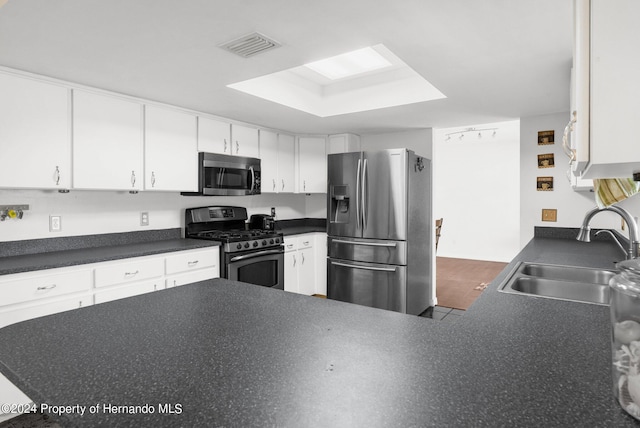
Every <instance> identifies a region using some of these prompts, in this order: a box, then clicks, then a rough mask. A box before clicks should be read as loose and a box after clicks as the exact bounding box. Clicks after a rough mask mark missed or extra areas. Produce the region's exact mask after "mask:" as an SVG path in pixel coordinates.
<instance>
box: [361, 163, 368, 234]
mask: <svg viewBox="0 0 640 428" xmlns="http://www.w3.org/2000/svg"><path fill="white" fill-rule="evenodd" d="M367 185H368V183H367V160H366V159H365V160H364V167H363V168H362V230H364V228H365V227H367V200H366V199H367V191H368V189H367Z"/></svg>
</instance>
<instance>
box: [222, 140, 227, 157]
mask: <svg viewBox="0 0 640 428" xmlns="http://www.w3.org/2000/svg"><path fill="white" fill-rule="evenodd" d="M222 152H223V153H227V139H226V138H225V139H224V150H223V151H222Z"/></svg>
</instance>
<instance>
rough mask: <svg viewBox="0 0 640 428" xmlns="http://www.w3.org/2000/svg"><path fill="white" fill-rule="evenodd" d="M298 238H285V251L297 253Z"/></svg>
mask: <svg viewBox="0 0 640 428" xmlns="http://www.w3.org/2000/svg"><path fill="white" fill-rule="evenodd" d="M298 241H299V240H298V237H297V236H285V237H284V251H285V252H289V251H295V250H297V249H298V245H299V242H298Z"/></svg>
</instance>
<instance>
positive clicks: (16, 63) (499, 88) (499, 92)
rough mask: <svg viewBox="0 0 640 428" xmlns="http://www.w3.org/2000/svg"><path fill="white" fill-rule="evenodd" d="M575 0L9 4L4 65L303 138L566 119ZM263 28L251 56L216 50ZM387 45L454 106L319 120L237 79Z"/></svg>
mask: <svg viewBox="0 0 640 428" xmlns="http://www.w3.org/2000/svg"><path fill="white" fill-rule="evenodd" d="M571 25H572V21H571V5H570V0H376V1H368V0H323V1H312V0H262V1H259V0H254V1H249V0H235V1H231V0H228V1H223V0H171V1H169V0H9V1H8V3H7V4H6V5H5V6H3V7H2V8H1V9H0V65H2V66H6V67H11V68H16V69H20V70H25V71H29V72H33V73H38V74H43V75H47V76H51V77H56V78H60V79H64V80H68V81H72V82H76V83H80V84H84V85H89V86H94V87H98V88H102V89H107V90H112V91H116V92H120V93H124V94H128V95H133V96H138V97H142V98H147V99H152V100H156V101H161V102H165V103H169V104H174V105H178V106H182V107H186V108H190V109H194V110H198V111H203V112H208V113H212V114H215V115H219V116H223V117H227V118H230V119H235V120H240V121H245V122H250V123H255V124H258V125H261V126H266V127H271V128H276V129H283V130H287V131H291V132H297V133H339V132H346V131H351V132H356V133H370V132H381V131H395V130H399V129H409V128H424V127H435V128H442V127H454V126H464V125H467V124H470V123H472V124H477V123H489V122H498V121H503V120H511V119H517V118H519V117H524V116H532V115H539V114H546V113H556V112H561V111H568V109H569V74H570V67H571ZM254 31H258V32H260V33H262V34H264V35H266V36H267V37H270V38H273V39H275V40H276V41H278V42H279V43H281V44H282V47H280V48H277V49H274V50H272V51H269V52H265V53H263V54H259V55H256V56H255V57H251V58H248V59H245V58H241V57H239V56H235V55H233V54H231V53H229V52H227V51H224V50H223V49H221V48H219V47H217V46H218V45H220V44H222V43H224V42H227V41H229V40H231V39H234V38H237V37H240V36H243V35H245V34H247V33H251V32H254ZM379 43H382V44H384V45H385V46H386V47H387V48H389V49H390V50H391V51H392V52H393V53H394V54H396V55H397V56H398V57H400V58H401V59H402V60H403V61H404V62H405V63H407V64H408V65H409V66H410V67H411V68H413V69H414V70H415V71H417V72H418V73H420V74H421V75H422V76H423V77H424V78H426V79H427V80H429V81H430V82H431V83H433V85H434V86H435V87H436V88H438V89H439V90H440V91H442V92H443V93H444V94H445V95H446V96H447V98H446V99H441V100H435V101H429V102H422V103H416V104H411V105H407V106H401V107H390V108H385V109H379V110H374V111H368V112H362V113H353V114H346V115H340V116H333V117H325V118H320V117H316V116H314V115H311V114H308V113H304V112H301V111H297V110H294V109H291V108H288V107H285V106H281V105H278V104H274V103H272V102H269V101H266V100H263V99H260V98H256V97H253V96H251V95H247V94H244V93H242V92H239V91H236V90H233V89H230V88H227V86H226V85H228V84H230V83H235V82H239V81H242V80H246V79H251V78H254V77H258V76H262V75H265V74H269V73H274V72H277V71H281V70H285V69H288V68H291V67H296V66H299V65H302V64H304V63H308V62H311V61H316V60H319V59H323V58H325V57H329V56H333V55H337V54H341V53H344V52H347V51H351V50H355V49H358V48H361V47H365V46H373V45H376V44H379Z"/></svg>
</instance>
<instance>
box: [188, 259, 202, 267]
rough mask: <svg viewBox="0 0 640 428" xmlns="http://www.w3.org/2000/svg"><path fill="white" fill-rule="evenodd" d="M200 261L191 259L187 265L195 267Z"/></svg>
mask: <svg viewBox="0 0 640 428" xmlns="http://www.w3.org/2000/svg"><path fill="white" fill-rule="evenodd" d="M198 262H199V260H194V261H191V262H187V266H189V267H194V266H195V265H197V264H198Z"/></svg>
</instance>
